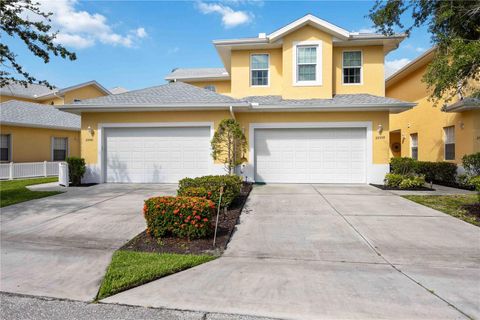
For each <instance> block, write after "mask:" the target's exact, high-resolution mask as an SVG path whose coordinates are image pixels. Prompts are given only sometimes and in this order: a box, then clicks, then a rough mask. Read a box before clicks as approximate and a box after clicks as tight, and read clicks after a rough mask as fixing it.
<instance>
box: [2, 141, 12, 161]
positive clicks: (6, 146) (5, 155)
mask: <svg viewBox="0 0 480 320" xmlns="http://www.w3.org/2000/svg"><path fill="white" fill-rule="evenodd" d="M10 150H11V136H10V135H9V134H2V135H1V137H0V161H2V162H9V161H11V160H10Z"/></svg>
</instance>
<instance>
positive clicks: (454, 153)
mask: <svg viewBox="0 0 480 320" xmlns="http://www.w3.org/2000/svg"><path fill="white" fill-rule="evenodd" d="M447 128H452V129H453V143H448V144H453V159H447V132H446V130H445V129H447ZM456 143H457V142H456V139H455V125H453V126H447V127H443V160H445V161H455V158H456V156H457V155H456V152H455V151H456V150H455V147H456Z"/></svg>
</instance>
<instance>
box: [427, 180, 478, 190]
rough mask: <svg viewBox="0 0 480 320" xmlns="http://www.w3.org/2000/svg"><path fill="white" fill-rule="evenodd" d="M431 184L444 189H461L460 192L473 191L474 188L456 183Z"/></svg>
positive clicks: (438, 182)
mask: <svg viewBox="0 0 480 320" xmlns="http://www.w3.org/2000/svg"><path fill="white" fill-rule="evenodd" d="M433 183H434V184H438V185H440V186H444V187H450V188H456V189H462V190H469V191H475V187H474V186H465V185H462V184H458V183H446V182H442V181H434V182H433Z"/></svg>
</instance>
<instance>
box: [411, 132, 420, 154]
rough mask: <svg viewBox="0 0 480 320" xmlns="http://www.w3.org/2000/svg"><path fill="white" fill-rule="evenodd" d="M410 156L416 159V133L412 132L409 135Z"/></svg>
mask: <svg viewBox="0 0 480 320" xmlns="http://www.w3.org/2000/svg"><path fill="white" fill-rule="evenodd" d="M410 156H411V157H412V159H414V160H418V134H417V133H412V134H411V135H410Z"/></svg>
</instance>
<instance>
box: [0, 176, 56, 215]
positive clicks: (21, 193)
mask: <svg viewBox="0 0 480 320" xmlns="http://www.w3.org/2000/svg"><path fill="white" fill-rule="evenodd" d="M55 181H58V177H51V178H38V179H22V180H8V181H0V208H1V207H6V206H9V205H12V204H15V203H19V202H24V201H28V200H32V199H38V198H43V197H48V196H53V195H55V194H59V193H61V192H57V191H31V190H28V189H27V188H26V186H30V185H33V184H40V183H47V182H55Z"/></svg>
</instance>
